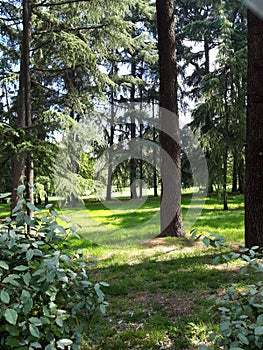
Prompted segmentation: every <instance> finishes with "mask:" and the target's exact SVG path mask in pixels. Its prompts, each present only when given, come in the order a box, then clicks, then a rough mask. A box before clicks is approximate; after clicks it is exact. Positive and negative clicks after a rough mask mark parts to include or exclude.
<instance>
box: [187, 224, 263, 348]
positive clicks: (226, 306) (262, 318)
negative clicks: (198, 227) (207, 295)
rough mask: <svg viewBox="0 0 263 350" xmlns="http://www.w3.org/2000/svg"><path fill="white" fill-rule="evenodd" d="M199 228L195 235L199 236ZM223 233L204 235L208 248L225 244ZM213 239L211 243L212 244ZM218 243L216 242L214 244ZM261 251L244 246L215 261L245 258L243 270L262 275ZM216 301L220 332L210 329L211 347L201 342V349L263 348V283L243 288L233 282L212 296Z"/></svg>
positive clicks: (215, 308) (220, 246) (215, 307)
mask: <svg viewBox="0 0 263 350" xmlns="http://www.w3.org/2000/svg"><path fill="white" fill-rule="evenodd" d="M202 236H203V233H202V234H200V235H199V236H198V237H197V233H196V231H194V232H193V235H192V238H193V239H196V237H197V238H200V237H202ZM220 237H221V236H216V235H212V236H211V235H210V236H209V237H207V235H205V236H204V238H203V243H204V244H205V245H206V246H207V247H208V246H210V245H212V246H213V247H216V248H222V247H225V245H224V240H221V239H220ZM210 242H211V243H212V244H210ZM215 243H216V244H215ZM261 257H262V250H261V249H260V247H258V246H255V247H252V248H251V249H248V248H242V249H240V251H239V252H238V253H236V252H230V253H229V254H222V255H221V256H218V257H217V259H216V260H215V261H216V262H219V261H221V260H223V261H224V262H231V261H233V260H236V259H242V260H243V261H245V262H247V266H245V267H244V268H243V269H242V270H241V273H245V272H249V271H253V272H257V273H259V274H262V272H263V263H262V260H261ZM213 298H214V299H215V304H214V305H213V306H212V308H211V309H210V311H212V310H213V311H215V313H214V314H215V316H216V317H218V315H219V319H220V322H219V328H218V332H217V333H215V332H209V337H210V342H211V344H213V345H212V347H211V346H206V345H201V346H199V347H198V350H213V349H224V350H258V349H263V282H262V281H260V282H258V283H256V284H253V285H248V286H243V287H240V286H238V285H237V284H232V285H231V287H230V288H229V289H228V290H226V291H224V292H222V293H220V294H219V295H217V296H216V297H213Z"/></svg>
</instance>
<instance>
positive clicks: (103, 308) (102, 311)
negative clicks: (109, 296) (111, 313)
mask: <svg viewBox="0 0 263 350" xmlns="http://www.w3.org/2000/svg"><path fill="white" fill-rule="evenodd" d="M100 312H101V313H102V314H105V313H106V308H105V305H103V304H100Z"/></svg>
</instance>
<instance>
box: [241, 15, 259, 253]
mask: <svg viewBox="0 0 263 350" xmlns="http://www.w3.org/2000/svg"><path fill="white" fill-rule="evenodd" d="M262 211H263V21H262V19H260V18H259V17H257V15H256V14H255V13H253V12H252V11H250V10H249V11H248V92H247V147H246V187H245V243H246V246H247V247H252V246H255V245H256V246H261V247H263V215H262Z"/></svg>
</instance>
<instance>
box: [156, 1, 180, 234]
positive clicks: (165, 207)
mask: <svg viewBox="0 0 263 350" xmlns="http://www.w3.org/2000/svg"><path fill="white" fill-rule="evenodd" d="M156 9H157V27H158V50H159V68H160V107H161V110H160V118H161V132H160V144H161V148H162V160H161V177H162V200H161V209H160V213H161V222H160V224H161V232H160V234H159V237H165V236H177V237H179V236H183V235H184V234H185V232H184V228H183V220H182V210H181V158H180V155H181V148H180V141H179V118H178V102H177V70H176V51H175V30H174V5H173V1H172V0H157V1H156Z"/></svg>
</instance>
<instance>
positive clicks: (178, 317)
mask: <svg viewBox="0 0 263 350" xmlns="http://www.w3.org/2000/svg"><path fill="white" fill-rule="evenodd" d="M190 202H191V196H189V194H187V195H185V196H183V199H182V208H183V214H184V217H186V215H187V209H188V208H189V205H190ZM196 203H197V204H196ZM196 203H195V205H198V200H197V201H196ZM158 209H159V200H158V199H153V198H149V199H148V200H147V201H146V202H145V203H144V204H143V205H142V206H141V207H138V203H133V204H132V203H130V204H129V205H126V206H123V203H119V202H116V203H114V202H113V203H112V204H111V207H110V208H107V209H105V207H103V205H102V203H90V202H88V203H87V208H84V207H83V208H82V209H80V211H79V214H80V215H78V219H77V220H78V221H77V222H78V223H79V224H81V226H82V227H81V228H80V230H79V232H80V233H81V236H82V240H80V241H77V240H75V241H74V243H75V244H77V246H79V247H80V246H81V247H82V248H84V249H86V252H87V254H89V255H90V256H95V257H96V258H97V259H98V265H97V267H96V268H94V269H92V270H91V277H92V278H94V279H96V280H102V281H107V282H108V283H109V284H110V287H108V288H105V294H106V299H107V301H108V302H109V306H108V309H107V313H106V315H105V316H104V317H100V318H99V320H97V321H98V323H99V330H98V331H97V333H96V332H95V336H97V340H94V341H92V342H90V343H89V344H86V345H85V347H83V349H84V350H122V349H123V350H126V349H131V350H134V349H146V350H148V349H149V350H150V349H153V350H155V349H156V350H157V349H159V350H160V349H173V350H177V349H178V350H193V349H197V347H198V344H202V343H204V342H205V340H206V339H207V338H206V331H207V329H215V328H216V325H215V322H214V320H212V319H211V315H210V313H209V312H208V308H209V307H210V306H211V305H212V300H209V297H210V296H211V295H212V294H214V293H216V292H217V291H218V290H222V289H226V288H227V287H228V286H229V285H230V284H231V283H239V284H240V285H242V284H245V283H251V282H252V281H253V276H240V275H239V273H238V272H239V269H240V263H235V264H234V263H231V264H228V265H227V264H221V265H219V266H215V265H213V264H212V260H213V258H214V257H215V256H216V255H217V254H218V253H217V252H216V251H214V250H212V249H211V248H210V249H206V248H204V246H202V245H200V244H193V242H192V241H191V240H190V239H189V238H171V237H170V238H169V237H168V238H165V239H160V238H159V239H154V238H155V236H156V234H157V233H158V232H159V231H158V230H159V226H158V223H159V222H158V220H159V218H158V216H157V214H158ZM243 211H244V205H243V196H229V211H227V212H226V211H224V210H223V209H222V203H221V201H220V199H219V198H218V197H216V196H213V197H210V198H207V199H206V202H205V205H204V208H203V210H202V212H201V214H200V215H199V216H198V217H196V218H195V224H194V226H192V228H194V227H195V228H198V229H200V230H210V231H212V232H214V233H216V234H220V235H224V236H225V237H226V239H227V241H228V242H229V243H242V242H243V235H244V232H243V231H244V229H243V214H244V213H243ZM87 213H88V215H87ZM156 213H157V214H156ZM68 214H71V213H70V212H68ZM83 214H84V215H83ZM65 215H67V213H66V212H65ZM72 217H73V216H72ZM87 218H88V220H87ZM154 220H155V221H154ZM188 233H189V231H188ZM134 236H135V237H134ZM123 237H124V238H123ZM188 237H189V236H188ZM122 238H123V239H122ZM92 241H93V243H92ZM78 242H79V243H78Z"/></svg>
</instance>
